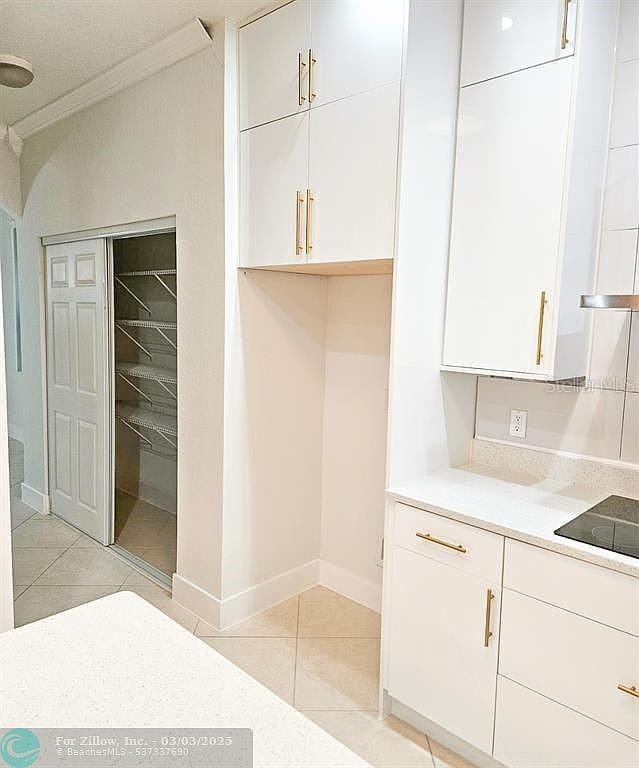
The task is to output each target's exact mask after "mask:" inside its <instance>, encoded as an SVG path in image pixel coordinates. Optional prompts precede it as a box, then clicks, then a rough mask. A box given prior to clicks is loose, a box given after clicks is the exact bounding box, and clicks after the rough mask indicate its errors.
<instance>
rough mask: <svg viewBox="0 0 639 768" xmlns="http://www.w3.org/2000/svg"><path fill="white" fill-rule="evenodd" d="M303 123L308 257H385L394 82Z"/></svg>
mask: <svg viewBox="0 0 639 768" xmlns="http://www.w3.org/2000/svg"><path fill="white" fill-rule="evenodd" d="M310 121H311V140H310V147H311V151H310V170H309V188H310V190H311V194H312V196H313V200H312V201H311V208H310V209H309V210H310V211H311V222H310V229H309V235H310V242H309V246H310V247H309V252H310V253H309V256H310V260H311V261H314V262H328V261H358V260H369V259H388V258H391V257H392V255H393V244H394V235H395V179H396V172H397V141H398V122H399V83H395V84H392V85H387V86H384V87H383V88H375V89H374V90H372V91H367V92H366V93H362V94H359V95H358V96H354V97H353V98H351V99H341V100H340V101H336V102H334V103H332V104H327V105H326V106H324V107H321V108H319V109H315V110H311V114H310Z"/></svg>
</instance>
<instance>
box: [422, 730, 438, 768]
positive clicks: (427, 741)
mask: <svg viewBox="0 0 639 768" xmlns="http://www.w3.org/2000/svg"><path fill="white" fill-rule="evenodd" d="M424 736H425V738H426V744H427V745H428V754H429V755H430V761H431V763H432V764H433V768H437V766H436V765H435V755H434V754H433V748H432V746H431V743H430V737H429V735H428V734H427V733H424Z"/></svg>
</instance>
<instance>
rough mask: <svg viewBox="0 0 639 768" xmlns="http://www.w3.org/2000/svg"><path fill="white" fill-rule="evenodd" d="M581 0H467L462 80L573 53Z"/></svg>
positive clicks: (476, 79)
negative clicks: (576, 21)
mask: <svg viewBox="0 0 639 768" xmlns="http://www.w3.org/2000/svg"><path fill="white" fill-rule="evenodd" d="M576 7H577V0H570V1H569V0H542V2H540V0H466V2H465V3H464V33H463V47H462V69H461V84H462V85H469V84H470V83H477V82H480V81H481V80H488V79H489V78H491V77H497V76H499V75H505V74H507V73H508V72H515V71H517V70H519V69H525V68H527V67H533V66H535V65H537V64H543V63H544V62H547V61H553V60H554V59H559V58H562V57H564V56H570V55H572V54H573V53H574V45H575V39H574V35H575V17H576Z"/></svg>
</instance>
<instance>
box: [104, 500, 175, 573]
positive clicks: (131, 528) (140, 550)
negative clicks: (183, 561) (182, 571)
mask: <svg viewBox="0 0 639 768" xmlns="http://www.w3.org/2000/svg"><path fill="white" fill-rule="evenodd" d="M115 509H116V511H115V542H116V544H119V545H120V546H121V547H123V548H124V549H126V550H127V551H128V552H131V554H133V555H137V557H139V558H141V559H142V560H145V561H146V562H147V563H150V565H153V566H154V567H155V568H157V569H158V570H159V571H161V572H162V573H165V574H167V575H168V576H170V575H172V574H173V573H174V572H175V563H176V557H177V519H176V517H175V515H171V514H170V513H169V512H167V511H166V510H164V509H160V507H156V506H154V505H153V504H149V503H148V502H146V501H143V500H142V499H138V498H136V497H135V496H130V495H129V494H128V493H124V492H123V491H117V493H116V507H115Z"/></svg>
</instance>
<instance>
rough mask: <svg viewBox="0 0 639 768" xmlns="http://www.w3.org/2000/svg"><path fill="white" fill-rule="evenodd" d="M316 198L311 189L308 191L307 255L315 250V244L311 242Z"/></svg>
mask: <svg viewBox="0 0 639 768" xmlns="http://www.w3.org/2000/svg"><path fill="white" fill-rule="evenodd" d="M314 201H315V198H314V197H313V193H312V192H311V190H310V189H307V190H306V253H310V252H311V251H312V250H313V243H312V242H311V235H312V233H313V230H312V223H313V202H314Z"/></svg>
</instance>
